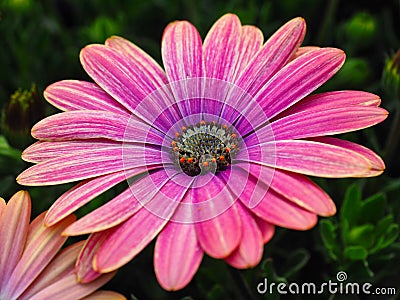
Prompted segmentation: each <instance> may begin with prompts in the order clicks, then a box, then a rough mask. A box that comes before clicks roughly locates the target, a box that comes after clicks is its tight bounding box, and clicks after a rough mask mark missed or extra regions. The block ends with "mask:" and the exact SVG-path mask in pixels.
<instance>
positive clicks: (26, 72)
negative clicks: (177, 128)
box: [0, 0, 400, 299]
mask: <svg viewBox="0 0 400 300" xmlns="http://www.w3.org/2000/svg"><path fill="white" fill-rule="evenodd" d="M227 12H233V13H235V14H237V15H238V16H239V17H240V19H241V21H242V23H243V24H253V25H256V26H258V27H260V28H261V29H262V31H263V32H264V36H265V38H268V37H269V36H270V35H271V34H272V33H273V32H274V31H275V30H276V29H278V28H279V27H280V26H281V25H283V24H284V23H285V22H287V21H288V20H290V19H291V18H293V17H296V16H302V17H304V18H305V19H306V22H307V35H306V38H305V41H304V43H303V45H318V46H332V47H338V48H341V49H343V50H344V51H345V52H346V54H347V60H346V63H345V65H344V66H343V68H342V69H341V70H340V71H339V73H337V74H336V75H335V76H334V77H333V78H332V79H331V80H330V81H329V82H328V83H327V84H325V85H324V86H323V87H322V88H320V89H319V90H318V91H328V90H342V89H356V90H365V91H369V92H372V93H375V94H378V95H379V96H380V97H381V99H382V104H381V106H382V107H384V108H385V109H387V110H388V111H389V112H390V115H389V117H388V119H387V120H386V121H385V122H383V123H382V124H379V125H378V126H375V127H373V128H369V129H366V130H362V131H360V132H355V133H349V134H345V135H343V138H346V139H348V140H351V141H354V142H358V143H360V144H362V145H365V146H367V147H369V148H371V149H373V150H374V151H376V152H377V153H378V154H380V155H381V156H382V157H383V158H384V160H385V163H386V166H387V170H386V171H385V173H384V175H382V176H379V177H377V178H369V179H330V180H326V179H314V180H315V181H316V182H317V183H318V184H319V185H321V186H322V187H323V188H324V189H325V190H326V191H327V192H328V193H329V194H330V195H331V197H332V198H333V199H334V201H335V203H336V204H337V207H338V213H337V215H336V216H334V217H331V218H321V219H320V222H319V223H318V225H317V226H316V227H315V228H313V229H312V230H309V231H307V232H295V231H291V230H286V229H280V228H278V229H277V232H276V234H275V236H274V238H273V239H272V240H271V242H269V243H268V244H267V245H266V246H265V251H264V257H263V260H262V263H260V265H258V266H257V267H255V268H254V269H251V270H245V271H235V270H232V269H230V268H229V267H228V266H227V265H226V264H225V263H224V262H223V261H219V260H215V259H211V258H208V257H205V259H204V260H203V262H202V265H201V267H200V270H199V272H198V273H197V275H196V276H195V278H194V279H193V280H192V282H191V283H190V284H189V285H188V286H187V287H186V288H185V289H183V290H181V291H179V292H174V293H171V292H166V291H164V290H163V289H162V288H161V287H160V286H159V285H158V283H157V281H156V279H155V275H154V271H153V259H152V255H153V247H154V244H150V245H149V246H148V247H147V248H146V249H145V251H143V252H142V253H141V254H140V255H139V256H137V257H136V258H135V259H134V260H133V261H132V262H131V263H129V264H127V265H126V266H124V267H123V268H122V269H121V270H120V271H119V273H118V274H117V276H116V277H115V278H114V279H113V280H112V281H111V282H110V283H108V284H107V286H106V288H108V289H113V290H116V291H119V292H121V293H123V294H124V295H125V296H126V297H128V299H130V298H132V299H136V298H137V299H266V298H267V297H268V299H279V295H260V294H258V293H257V289H256V287H257V284H258V283H259V282H262V281H263V279H264V278H268V281H269V282H276V283H279V282H287V283H290V282H299V283H301V282H313V283H316V284H317V283H322V282H327V281H328V280H329V279H331V280H335V279H336V274H337V272H339V271H345V272H346V273H347V275H348V281H350V280H351V282H370V283H371V284H372V285H373V286H375V287H396V288H397V295H391V296H390V295H385V296H380V297H379V299H399V293H400V240H399V223H400V158H399V153H400V147H399V144H400V143H399V139H400V112H399V106H400V52H397V51H399V49H400V1H399V0H386V1H384V0H370V1H368V3H367V1H362V0H358V1H357V0H346V1H343V0H341V1H340V0H303V1H294V0H270V1H267V0H264V1H261V0H232V1H223V0H199V1H185V0H177V1H172V0H170V1H168V0H148V1H139V0H132V1H123V0H112V1H111V0H109V1H108V0H104V1H100V0H86V1H78V0H69V1H68V0H42V1H34V0H1V1H0V38H1V42H0V107H1V109H2V110H1V132H0V195H1V196H2V197H3V198H5V199H6V200H8V199H9V198H10V197H11V195H12V194H14V193H15V192H16V191H18V190H19V189H21V188H24V189H28V190H29V191H30V193H31V197H32V200H33V216H32V217H35V216H36V215H38V214H39V213H41V212H42V211H44V210H46V209H48V208H49V207H50V206H51V204H52V203H53V202H54V200H55V199H57V197H58V196H60V195H61V194H62V193H63V192H64V191H66V190H67V189H68V188H69V187H71V186H72V185H61V186H56V187H34V188H30V187H29V188H27V187H21V186H19V185H18V184H17V183H16V182H15V178H16V176H17V175H18V174H19V173H20V172H21V171H22V170H23V169H25V168H26V167H28V164H27V163H25V162H23V161H22V160H21V159H20V155H21V151H22V150H23V149H24V148H25V147H26V146H28V145H29V144H31V143H32V142H33V141H34V140H33V139H32V138H31V137H30V128H31V127H32V125H33V124H34V123H36V122H37V121H38V120H40V119H42V118H43V117H44V116H47V115H50V114H54V113H56V112H57V110H56V109H55V108H53V107H51V106H50V105H49V104H47V103H46V101H45V100H44V98H43V95H42V94H43V90H44V89H45V87H46V86H47V85H49V84H51V83H53V82H55V81H58V80H62V79H84V80H90V78H89V77H88V76H87V75H86V74H85V72H84V71H83V69H82V67H81V66H80V62H79V51H80V49H81V48H82V47H84V46H85V45H87V44H92V43H103V42H104V41H105V39H106V38H107V37H109V36H111V35H120V36H123V37H125V38H127V39H129V40H131V41H133V42H134V43H135V44H137V45H139V46H140V47H142V49H144V50H145V51H146V52H148V53H149V54H151V55H152V56H153V57H154V58H155V59H156V60H157V61H158V62H160V63H161V58H160V41H161V36H162V33H163V29H164V27H165V26H166V25H167V24H168V23H169V22H171V21H174V20H177V19H186V20H189V21H190V22H192V23H193V24H194V25H195V26H196V27H197V28H198V29H199V31H200V33H201V34H202V36H203V37H204V36H205V34H206V33H207V31H208V30H209V28H210V27H211V25H212V24H213V23H214V22H215V21H216V20H217V19H218V18H219V17H220V16H221V15H223V14H224V13H227ZM396 53H397V54H396ZM119 188H122V187H117V188H116V189H115V190H113V191H109V192H107V193H105V194H104V195H101V196H100V197H98V198H96V199H95V200H94V201H92V202H91V203H90V204H88V205H87V206H85V207H84V208H82V209H81V210H79V211H78V213H77V214H78V217H79V216H80V215H83V214H86V213H87V212H88V211H91V210H93V209H94V208H96V207H98V206H99V205H101V204H102V203H104V202H106V201H107V200H108V199H110V198H112V197H113V196H114V195H116V194H117V192H118V191H119ZM71 242H72V240H71ZM325 296H326V295H324V296H321V295H319V296H314V297H313V296H312V295H309V296H304V295H303V296H293V297H291V299H303V298H304V297H306V298H309V299H327V297H325ZM374 297H375V296H373V295H371V296H370V297H366V296H365V295H363V296H355V295H354V296H350V295H342V296H340V295H336V296H334V297H331V298H330V299H377V298H374ZM283 298H284V299H286V298H289V297H288V296H286V297H283Z"/></svg>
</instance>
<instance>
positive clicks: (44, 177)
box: [17, 145, 161, 185]
mask: <svg viewBox="0 0 400 300" xmlns="http://www.w3.org/2000/svg"><path fill="white" fill-rule="evenodd" d="M160 156H161V152H160V150H158V149H153V148H145V147H142V146H133V145H132V146H129V145H125V146H124V149H122V148H116V149H96V150H90V151H89V150H88V151H87V152H85V153H84V155H80V156H76V155H75V154H70V155H65V156H62V157H57V158H54V159H50V160H47V161H44V162H42V163H39V164H37V165H34V166H32V167H30V168H28V169H26V170H25V171H23V172H22V173H21V174H20V175H19V176H18V177H17V181H18V183H20V184H22V185H52V184H60V183H67V182H73V181H77V180H82V179H87V178H93V177H97V176H101V175H106V174H110V173H113V172H118V171H122V170H124V169H130V168H137V167H143V166H154V165H157V164H160V163H161V157H160Z"/></svg>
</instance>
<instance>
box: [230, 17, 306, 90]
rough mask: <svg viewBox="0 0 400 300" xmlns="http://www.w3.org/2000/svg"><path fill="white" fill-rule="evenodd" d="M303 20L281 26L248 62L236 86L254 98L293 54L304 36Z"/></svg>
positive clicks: (292, 21)
mask: <svg viewBox="0 0 400 300" xmlns="http://www.w3.org/2000/svg"><path fill="white" fill-rule="evenodd" d="M305 29H306V24H305V22H304V19H302V18H295V19H293V20H291V21H289V22H287V23H286V24H285V25H283V26H282V27H281V28H280V29H279V30H278V31H277V32H276V33H275V34H274V35H272V36H271V37H270V38H269V39H268V40H267V42H266V43H265V44H264V46H263V47H262V49H261V50H260V51H259V52H258V53H257V54H256V56H255V57H254V59H252V60H251V61H250V63H249V64H248V66H247V68H246V70H245V71H244V72H243V73H242V74H241V76H240V77H239V78H238V80H237V82H236V84H237V85H238V86H239V87H241V88H242V89H244V90H246V91H247V92H248V93H249V94H250V95H252V96H254V95H255V94H256V93H257V92H258V91H259V89H260V88H261V87H262V86H264V85H265V83H266V82H267V81H268V80H269V79H270V78H271V77H272V76H273V75H274V74H275V73H276V72H278V71H279V70H280V69H281V68H282V67H283V66H284V65H285V64H286V63H287V61H288V60H289V59H290V57H291V56H292V55H293V54H294V52H295V51H296V50H297V48H298V47H299V46H300V44H301V43H302V41H303V38H304V36H305Z"/></svg>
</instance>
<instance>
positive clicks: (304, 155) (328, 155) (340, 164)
mask: <svg viewBox="0 0 400 300" xmlns="http://www.w3.org/2000/svg"><path fill="white" fill-rule="evenodd" d="M246 150H247V151H246V152H247V153H246V154H247V155H248V158H244V159H243V160H244V161H248V162H253V163H257V164H260V165H264V166H268V167H276V168H278V169H283V170H287V171H291V172H296V173H301V174H305V175H311V176H318V177H328V178H342V177H359V176H366V175H367V174H368V173H369V172H370V171H371V169H372V168H373V166H372V164H371V162H370V161H369V160H367V159H366V158H365V157H364V156H362V155H360V154H359V153H357V152H355V151H352V150H349V149H346V148H342V147H338V146H335V145H329V144H325V143H318V142H314V141H304V140H289V141H286V140H285V141H276V142H270V143H265V144H262V145H261V146H254V147H253V146H252V147H248V148H247V149H246ZM260 157H261V158H264V157H269V160H262V159H260ZM237 160H238V161H240V160H242V154H241V153H239V155H238V157H237Z"/></svg>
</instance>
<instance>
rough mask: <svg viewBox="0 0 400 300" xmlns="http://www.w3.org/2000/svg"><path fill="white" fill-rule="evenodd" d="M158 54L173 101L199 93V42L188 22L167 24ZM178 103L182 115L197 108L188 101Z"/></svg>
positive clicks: (200, 44) (200, 73)
mask: <svg viewBox="0 0 400 300" xmlns="http://www.w3.org/2000/svg"><path fill="white" fill-rule="evenodd" d="M161 55H162V59H163V63H164V67H165V71H166V73H167V78H168V81H169V82H170V83H171V88H172V91H173V94H174V96H175V99H176V101H177V102H178V101H182V100H186V99H190V98H194V97H199V96H200V95H202V91H203V89H204V87H203V86H202V80H198V78H200V77H203V61H202V42H201V37H200V34H199V32H198V31H197V29H196V28H195V27H194V26H193V25H192V24H190V23H189V22H187V21H175V22H173V23H170V24H169V25H168V26H167V27H166V28H165V30H164V34H163V37H162V43H161ZM191 79H194V80H191ZM188 84H190V87H188ZM191 101H195V100H194V99H191ZM198 101H199V100H198ZM192 104H193V105H192ZM178 105H179V106H180V110H181V112H182V115H183V116H188V115H190V114H195V113H197V112H200V111H199V110H200V109H201V107H200V106H199V105H196V103H191V102H190V101H184V102H178ZM196 109H197V110H198V111H196Z"/></svg>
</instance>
